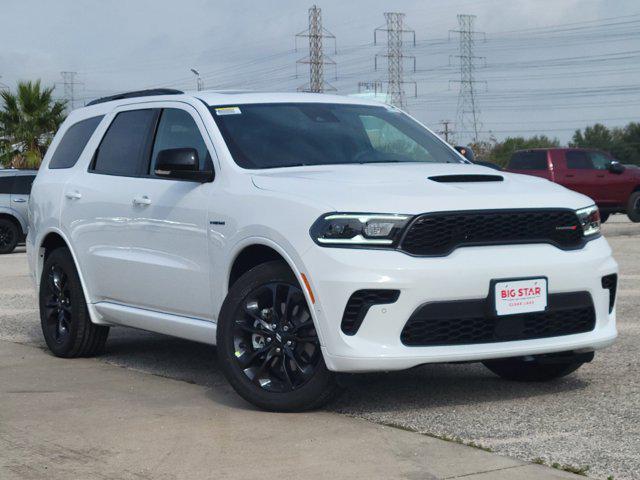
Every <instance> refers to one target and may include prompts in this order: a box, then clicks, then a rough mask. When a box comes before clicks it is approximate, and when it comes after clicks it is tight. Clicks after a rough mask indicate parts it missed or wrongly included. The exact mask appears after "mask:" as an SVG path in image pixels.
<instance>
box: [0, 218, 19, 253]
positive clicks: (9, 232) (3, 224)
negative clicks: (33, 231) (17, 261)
mask: <svg viewBox="0 0 640 480" xmlns="http://www.w3.org/2000/svg"><path fill="white" fill-rule="evenodd" d="M19 239H20V232H19V230H18V227H17V226H16V224H15V223H13V222H12V221H11V220H9V219H7V218H0V255H6V254H7V253H11V252H13V251H14V250H15V248H16V245H18V240H19Z"/></svg>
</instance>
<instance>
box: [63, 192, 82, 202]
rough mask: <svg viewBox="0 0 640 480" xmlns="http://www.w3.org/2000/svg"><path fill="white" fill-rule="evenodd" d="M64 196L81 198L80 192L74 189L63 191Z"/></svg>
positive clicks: (70, 198) (74, 198) (72, 198)
mask: <svg viewBox="0 0 640 480" xmlns="http://www.w3.org/2000/svg"><path fill="white" fill-rule="evenodd" d="M65 197H67V198H68V199H69V200H79V199H81V198H82V194H81V193H80V192H79V191H77V190H75V191H73V192H67V193H65Z"/></svg>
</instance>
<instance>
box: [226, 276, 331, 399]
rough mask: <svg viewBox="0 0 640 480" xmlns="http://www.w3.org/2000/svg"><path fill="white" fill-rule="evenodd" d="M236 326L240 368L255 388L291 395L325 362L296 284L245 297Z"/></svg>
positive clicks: (265, 288) (270, 285)
mask: <svg viewBox="0 0 640 480" xmlns="http://www.w3.org/2000/svg"><path fill="white" fill-rule="evenodd" d="M242 307H243V308H242V309H241V310H240V311H239V312H238V316H237V318H236V320H235V323H234V334H233V344H234V348H235V356H236V361H237V362H238V365H239V366H240V368H241V369H242V371H243V372H244V374H245V375H246V376H247V378H248V379H249V380H251V381H252V382H253V383H255V384H256V385H258V386H260V387H261V388H262V389H264V390H267V391H269V392H280V393H283V392H287V391H291V390H295V389H297V388H300V387H302V386H303V385H304V384H306V383H307V382H308V381H309V380H310V379H311V377H313V374H314V372H315V370H316V368H317V366H318V363H319V360H320V356H321V353H320V342H319V341H318V335H317V333H316V330H315V327H314V325H313V320H312V318H311V314H310V313H309V308H308V307H307V302H306V300H305V298H304V295H303V293H302V290H301V289H300V288H299V287H298V286H297V285H291V284H288V283H268V284H266V285H262V286H260V287H258V288H257V289H255V290H253V291H252V292H251V293H250V294H249V295H248V296H247V298H246V299H245V301H244V302H243V305H242Z"/></svg>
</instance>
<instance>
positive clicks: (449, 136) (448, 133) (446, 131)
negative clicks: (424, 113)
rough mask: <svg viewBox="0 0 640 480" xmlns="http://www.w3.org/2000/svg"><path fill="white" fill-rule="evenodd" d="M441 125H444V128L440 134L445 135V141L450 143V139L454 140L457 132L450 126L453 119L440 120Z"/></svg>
mask: <svg viewBox="0 0 640 480" xmlns="http://www.w3.org/2000/svg"><path fill="white" fill-rule="evenodd" d="M440 125H442V130H440V131H439V132H438V134H439V135H443V136H444V141H445V142H447V143H449V139H451V140H453V136H454V135H455V133H456V132H454V131H453V130H451V128H449V125H451V120H440Z"/></svg>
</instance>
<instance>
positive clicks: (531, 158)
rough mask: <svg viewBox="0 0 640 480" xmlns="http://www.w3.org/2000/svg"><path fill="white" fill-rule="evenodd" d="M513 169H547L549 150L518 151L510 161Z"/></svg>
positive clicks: (510, 166)
mask: <svg viewBox="0 0 640 480" xmlns="http://www.w3.org/2000/svg"><path fill="white" fill-rule="evenodd" d="M509 168H510V169H512V170H547V168H548V164H547V152H546V151H544V150H541V151H533V152H516V153H514V154H513V155H512V157H511V160H510V161H509Z"/></svg>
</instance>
